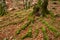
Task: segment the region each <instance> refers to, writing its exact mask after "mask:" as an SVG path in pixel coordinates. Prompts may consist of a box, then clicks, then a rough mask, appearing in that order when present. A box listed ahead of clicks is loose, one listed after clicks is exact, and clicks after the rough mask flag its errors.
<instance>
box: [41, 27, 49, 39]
mask: <svg viewBox="0 0 60 40" xmlns="http://www.w3.org/2000/svg"><path fill="white" fill-rule="evenodd" d="M41 30H42V32H43V37H44V40H49V38H48V35H47V32H46V29H45V28H44V27H42V28H41Z"/></svg>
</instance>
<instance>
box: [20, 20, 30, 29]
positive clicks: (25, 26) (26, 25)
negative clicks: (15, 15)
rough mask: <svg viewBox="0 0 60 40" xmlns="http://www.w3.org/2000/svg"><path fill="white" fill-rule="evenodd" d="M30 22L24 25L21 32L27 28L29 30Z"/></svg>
mask: <svg viewBox="0 0 60 40" xmlns="http://www.w3.org/2000/svg"><path fill="white" fill-rule="evenodd" d="M30 23H31V22H30V21H29V22H27V23H26V24H24V25H23V26H22V27H21V30H25V28H27V27H28V26H29V25H30Z"/></svg>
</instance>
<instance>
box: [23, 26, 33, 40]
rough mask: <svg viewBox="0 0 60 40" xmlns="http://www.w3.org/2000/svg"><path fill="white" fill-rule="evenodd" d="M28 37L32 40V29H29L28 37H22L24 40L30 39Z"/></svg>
mask: <svg viewBox="0 0 60 40" xmlns="http://www.w3.org/2000/svg"><path fill="white" fill-rule="evenodd" d="M28 37H30V38H32V27H30V28H29V30H28V32H27V33H26V35H24V36H22V39H25V38H28Z"/></svg>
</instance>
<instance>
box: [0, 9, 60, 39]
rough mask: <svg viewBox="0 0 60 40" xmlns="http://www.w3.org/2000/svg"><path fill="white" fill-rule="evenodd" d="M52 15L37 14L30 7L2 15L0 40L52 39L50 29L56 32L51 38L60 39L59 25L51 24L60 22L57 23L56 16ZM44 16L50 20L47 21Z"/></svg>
mask: <svg viewBox="0 0 60 40" xmlns="http://www.w3.org/2000/svg"><path fill="white" fill-rule="evenodd" d="M50 16H51V17H49V16H48V17H47V18H46V17H38V16H35V15H33V14H32V8H30V9H28V10H21V11H19V12H14V13H13V14H12V15H11V14H8V15H5V16H3V17H0V40H7V39H8V40H11V39H12V40H42V39H43V40H50V38H49V36H48V33H47V32H48V31H51V32H52V33H53V34H54V35H53V37H54V39H51V40H55V39H56V40H60V31H59V30H57V28H58V27H59V26H57V28H56V27H55V25H51V24H53V23H54V24H58V22H56V23H55V21H56V18H55V17H54V15H53V14H51V15H50ZM44 18H45V19H47V20H48V18H50V20H48V21H46V20H45V19H44ZM54 18H55V19H54ZM53 21H54V22H53ZM39 23H41V24H39ZM37 25H38V26H37ZM39 27H40V28H39ZM47 29H48V30H47ZM40 31H41V32H40ZM2 35H3V36H2ZM39 35H41V36H43V37H41V36H39ZM51 35H52V34H51Z"/></svg>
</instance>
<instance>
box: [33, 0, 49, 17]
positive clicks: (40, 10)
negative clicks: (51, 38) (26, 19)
mask: <svg viewBox="0 0 60 40" xmlns="http://www.w3.org/2000/svg"><path fill="white" fill-rule="evenodd" d="M47 6H48V0H38V2H37V5H35V6H34V8H33V13H34V14H36V15H37V16H40V15H42V16H45V14H49V11H48V9H47Z"/></svg>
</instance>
